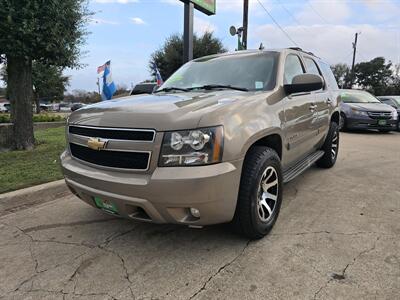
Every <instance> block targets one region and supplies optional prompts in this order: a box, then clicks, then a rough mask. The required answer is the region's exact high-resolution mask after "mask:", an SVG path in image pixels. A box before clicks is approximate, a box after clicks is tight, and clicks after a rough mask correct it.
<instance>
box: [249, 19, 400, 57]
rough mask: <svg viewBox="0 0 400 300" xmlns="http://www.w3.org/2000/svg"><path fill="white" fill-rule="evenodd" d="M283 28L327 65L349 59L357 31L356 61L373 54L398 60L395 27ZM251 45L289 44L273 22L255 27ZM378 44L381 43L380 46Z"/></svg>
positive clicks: (335, 26) (398, 46)
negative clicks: (359, 33) (358, 33)
mask: <svg viewBox="0 0 400 300" xmlns="http://www.w3.org/2000/svg"><path fill="white" fill-rule="evenodd" d="M283 29H284V30H285V31H286V32H287V33H288V34H289V35H290V36H291V37H292V39H293V40H294V41H295V42H296V43H297V44H298V45H299V46H300V47H301V48H303V49H304V50H306V51H311V52H313V53H314V54H315V55H317V56H319V57H321V58H323V59H324V60H326V61H327V62H328V63H330V64H334V63H339V62H345V63H347V64H349V63H350V62H351V58H352V51H353V49H352V42H353V40H354V34H355V32H361V35H360V36H359V39H358V48H357V50H358V51H357V59H356V61H357V62H359V61H366V60H370V59H372V58H375V57H377V56H383V57H385V58H386V59H387V60H392V61H393V62H394V63H398V60H399V57H398V53H399V51H400V43H399V35H398V33H397V31H396V30H395V28H392V29H391V28H381V27H376V26H372V25H367V24H364V25H328V24H324V25H312V26H284V27H283ZM252 36H253V37H254V36H256V37H257V40H256V39H254V38H252V44H253V45H257V46H258V45H259V43H260V42H263V44H264V46H265V47H266V48H284V47H293V46H295V45H293V44H292V43H291V42H290V41H289V40H288V38H287V37H285V35H284V34H283V33H282V32H281V31H280V30H279V29H278V28H277V27H276V26H274V25H271V24H267V25H261V26H257V27H255V30H254V32H253V33H252ZM382 45H385V46H384V47H382Z"/></svg>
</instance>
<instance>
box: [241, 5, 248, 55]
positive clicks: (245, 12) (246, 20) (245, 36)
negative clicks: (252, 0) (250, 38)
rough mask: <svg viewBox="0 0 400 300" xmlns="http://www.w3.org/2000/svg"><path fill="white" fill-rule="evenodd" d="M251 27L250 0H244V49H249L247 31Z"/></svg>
mask: <svg viewBox="0 0 400 300" xmlns="http://www.w3.org/2000/svg"><path fill="white" fill-rule="evenodd" d="M248 26H249V0H243V39H242V46H243V49H244V50H246V49H247V29H248Z"/></svg>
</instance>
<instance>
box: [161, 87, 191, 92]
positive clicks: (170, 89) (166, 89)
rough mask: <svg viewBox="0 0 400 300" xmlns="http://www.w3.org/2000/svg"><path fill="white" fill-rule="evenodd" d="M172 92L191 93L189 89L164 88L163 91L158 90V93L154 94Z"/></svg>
mask: <svg viewBox="0 0 400 300" xmlns="http://www.w3.org/2000/svg"><path fill="white" fill-rule="evenodd" d="M171 91H182V92H189V89H185V88H179V87H174V86H171V87H166V88H163V89H161V90H157V91H155V92H154V93H159V92H171Z"/></svg>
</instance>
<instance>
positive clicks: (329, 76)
mask: <svg viewBox="0 0 400 300" xmlns="http://www.w3.org/2000/svg"><path fill="white" fill-rule="evenodd" d="M319 66H320V67H321V71H322V75H323V77H324V78H325V81H326V83H327V85H328V88H329V89H331V90H337V89H339V87H338V85H337V82H336V78H335V76H334V75H333V73H332V70H331V67H330V66H329V65H328V64H326V63H324V62H320V63H319Z"/></svg>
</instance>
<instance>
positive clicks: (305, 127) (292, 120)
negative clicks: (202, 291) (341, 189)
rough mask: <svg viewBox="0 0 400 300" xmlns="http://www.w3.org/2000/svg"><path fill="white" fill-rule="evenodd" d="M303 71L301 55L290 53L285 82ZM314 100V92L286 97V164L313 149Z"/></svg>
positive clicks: (287, 58)
mask: <svg viewBox="0 0 400 300" xmlns="http://www.w3.org/2000/svg"><path fill="white" fill-rule="evenodd" d="M303 73H305V68H304V65H303V63H302V61H301V59H300V57H299V56H298V55H297V54H293V53H290V54H288V55H287V56H286V60H285V66H284V78H283V83H284V84H289V83H291V82H292V80H293V77H294V76H296V75H299V74H303ZM314 102H315V95H314V93H294V94H291V95H287V96H286V98H285V144H286V147H287V150H288V151H287V154H286V166H290V165H292V164H294V163H295V162H296V161H298V160H300V159H302V158H303V157H305V156H307V155H308V154H309V153H311V152H312V151H313V143H312V140H313V137H314V135H315V133H313V129H312V124H313V122H314V111H315V103H314Z"/></svg>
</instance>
